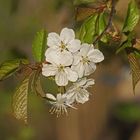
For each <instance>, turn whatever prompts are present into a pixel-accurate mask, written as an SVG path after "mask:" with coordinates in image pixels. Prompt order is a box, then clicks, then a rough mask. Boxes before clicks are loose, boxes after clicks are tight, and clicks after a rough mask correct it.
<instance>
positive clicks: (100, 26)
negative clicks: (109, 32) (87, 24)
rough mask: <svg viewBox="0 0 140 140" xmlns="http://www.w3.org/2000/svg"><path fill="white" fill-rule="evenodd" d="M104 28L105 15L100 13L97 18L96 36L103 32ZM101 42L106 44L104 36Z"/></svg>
mask: <svg viewBox="0 0 140 140" xmlns="http://www.w3.org/2000/svg"><path fill="white" fill-rule="evenodd" d="M106 26H107V24H106V20H105V13H101V14H100V15H99V18H98V28H97V34H98V35H100V34H101V33H102V32H103V31H104V30H105V28H106ZM101 41H102V42H104V43H106V42H107V36H106V35H104V36H103V37H102V38H101Z"/></svg>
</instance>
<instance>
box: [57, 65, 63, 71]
mask: <svg viewBox="0 0 140 140" xmlns="http://www.w3.org/2000/svg"><path fill="white" fill-rule="evenodd" d="M58 71H59V72H60V71H64V66H63V65H61V64H60V66H58Z"/></svg>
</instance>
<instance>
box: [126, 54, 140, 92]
mask: <svg viewBox="0 0 140 140" xmlns="http://www.w3.org/2000/svg"><path fill="white" fill-rule="evenodd" d="M128 60H129V63H130V67H131V72H132V82H133V91H134V93H135V87H136V85H137V83H138V82H139V81H140V64H139V61H138V59H137V58H136V56H135V54H134V53H129V54H128Z"/></svg>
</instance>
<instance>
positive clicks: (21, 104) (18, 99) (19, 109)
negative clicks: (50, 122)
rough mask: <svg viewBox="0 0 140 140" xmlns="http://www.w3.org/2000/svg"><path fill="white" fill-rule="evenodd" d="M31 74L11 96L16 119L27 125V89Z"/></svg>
mask: <svg viewBox="0 0 140 140" xmlns="http://www.w3.org/2000/svg"><path fill="white" fill-rule="evenodd" d="M30 77H31V74H30V75H29V76H28V77H26V78H25V79H24V80H23V81H22V83H21V84H20V86H19V87H18V88H17V89H16V92H15V94H14V96H13V104H12V105H13V113H14V116H15V118H16V119H18V120H21V121H24V122H25V123H27V104H28V101H27V100H28V89H29V83H30Z"/></svg>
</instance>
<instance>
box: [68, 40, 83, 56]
mask: <svg viewBox="0 0 140 140" xmlns="http://www.w3.org/2000/svg"><path fill="white" fill-rule="evenodd" d="M67 48H68V50H69V51H70V52H73V53H75V52H77V51H78V50H79V49H80V48H81V41H80V40H78V39H74V40H72V41H70V42H69V43H68V44H67Z"/></svg>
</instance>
